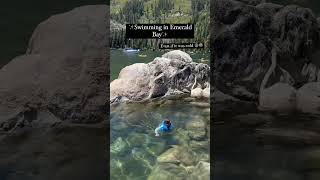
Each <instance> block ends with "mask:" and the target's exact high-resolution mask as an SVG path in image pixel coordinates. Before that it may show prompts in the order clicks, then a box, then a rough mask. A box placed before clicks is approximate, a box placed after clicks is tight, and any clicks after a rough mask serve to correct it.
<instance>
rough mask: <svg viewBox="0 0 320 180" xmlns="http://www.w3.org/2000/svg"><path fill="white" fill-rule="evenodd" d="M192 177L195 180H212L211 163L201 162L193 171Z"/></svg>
mask: <svg viewBox="0 0 320 180" xmlns="http://www.w3.org/2000/svg"><path fill="white" fill-rule="evenodd" d="M191 177H192V179H194V180H209V179H210V163H208V162H204V161H199V162H198V164H197V165H196V166H195V168H194V169H193V172H192V173H191Z"/></svg>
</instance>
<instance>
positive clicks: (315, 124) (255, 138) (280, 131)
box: [213, 103, 320, 180]
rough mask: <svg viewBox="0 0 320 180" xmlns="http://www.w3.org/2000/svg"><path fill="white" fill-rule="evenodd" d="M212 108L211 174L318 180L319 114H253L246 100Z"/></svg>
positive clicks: (241, 179)
mask: <svg viewBox="0 0 320 180" xmlns="http://www.w3.org/2000/svg"><path fill="white" fill-rule="evenodd" d="M235 106H236V107H237V108H236V107H235ZM214 107H215V109H216V107H217V109H219V111H214V112H213V113H214V117H215V118H214V119H215V120H214V121H215V122H216V124H214V126H213V127H214V129H213V131H214V162H215V163H214V164H215V168H214V178H216V179H220V180H233V179H237V180H257V179H263V180H264V179H266V180H267V179H268V180H287V179H290V180H292V179H293V180H305V179H306V180H309V179H310V180H316V179H319V178H320V117H317V116H311V115H308V114H302V113H298V112H295V113H292V114H275V113H265V112H259V111H258V110H257V109H255V108H254V106H253V105H252V104H251V105H250V104H249V103H245V104H244V105H240V104H233V105H231V104H227V103H226V104H215V105H214ZM239 107H242V108H243V109H242V112H241V111H239V112H237V111H232V110H234V109H239ZM240 109H241V108H240ZM249 121H250V122H249Z"/></svg>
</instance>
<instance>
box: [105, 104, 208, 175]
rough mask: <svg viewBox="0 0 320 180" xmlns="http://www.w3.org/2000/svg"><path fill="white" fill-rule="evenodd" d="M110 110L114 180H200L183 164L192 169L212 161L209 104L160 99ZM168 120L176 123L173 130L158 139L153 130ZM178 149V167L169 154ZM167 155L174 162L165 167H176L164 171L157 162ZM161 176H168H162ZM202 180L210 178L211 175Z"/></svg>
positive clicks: (111, 156) (111, 166)
mask: <svg viewBox="0 0 320 180" xmlns="http://www.w3.org/2000/svg"><path fill="white" fill-rule="evenodd" d="M110 111H111V120H110V127H111V136H110V138H111V139H110V152H111V153H110V173H111V174H110V176H111V177H110V178H111V179H117V180H126V179H128V180H129V179H130V180H135V179H136V180H144V179H147V178H148V177H149V179H151V180H156V179H157V180H162V179H166V178H168V177H170V173H171V176H172V178H173V176H177V177H176V179H179V177H180V178H183V179H190V178H191V179H197V178H198V177H196V176H192V175H190V173H189V174H188V173H187V172H186V170H185V169H184V168H185V167H184V166H183V165H184V164H185V163H186V164H187V165H185V166H188V167H189V168H191V169H192V168H194V167H195V166H196V165H197V163H198V162H199V161H203V162H207V163H208V162H209V159H210V157H209V156H210V153H209V144H210V139H209V136H210V135H209V134H210V104H209V103H206V102H202V101H196V100H195V99H191V98H182V99H173V100H170V99H158V100H154V101H151V102H141V103H129V104H121V105H119V106H116V107H112V108H111V110H110ZM166 117H168V118H169V119H170V120H171V121H172V123H173V124H174V130H173V131H172V132H170V133H168V134H162V135H161V136H160V137H156V136H155V133H154V129H155V128H156V127H157V126H158V125H159V124H160V123H161V122H162V120H164V118H166ZM177 148H182V149H181V150H179V153H181V154H184V155H183V156H182V157H179V158H178V160H179V161H181V162H182V163H181V165H179V166H178V165H176V164H175V163H174V161H175V159H174V157H175V156H172V157H171V156H170V155H168V154H170V151H171V150H173V151H174V149H177ZM168 152H169V153H168ZM166 153H167V157H168V158H167V159H169V160H168V161H170V162H171V163H164V164H165V166H168V167H169V166H170V167H171V166H173V167H172V168H170V169H169V170H166V169H165V168H164V169H162V168H163V165H162V166H161V164H163V163H162V162H158V161H157V158H159V157H160V156H162V157H166V155H165V154H166ZM173 154H174V153H173ZM170 157H171V158H173V159H171V160H170ZM164 159H166V158H164ZM176 160H177V159H176ZM182 167H184V168H182ZM162 174H164V175H165V176H166V174H168V176H167V177H159V176H162ZM178 176H179V177H178ZM203 179H209V174H207V176H206V177H204V178H203Z"/></svg>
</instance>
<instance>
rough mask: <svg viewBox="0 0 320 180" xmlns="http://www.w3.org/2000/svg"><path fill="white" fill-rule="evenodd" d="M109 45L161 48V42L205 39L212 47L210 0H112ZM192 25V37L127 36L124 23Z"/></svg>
mask: <svg viewBox="0 0 320 180" xmlns="http://www.w3.org/2000/svg"><path fill="white" fill-rule="evenodd" d="M110 15H111V21H110V32H111V36H110V47H111V48H125V47H132V48H139V49H159V44H160V43H173V42H174V43H192V42H202V43H204V44H205V48H206V49H207V48H208V47H209V46H208V44H209V0H200V1H198V0H191V1H190V0H182V1H181V0H180V1H178V0H173V1H171V0H145V1H142V0H132V1H126V0H122V1H116V0H112V1H111V12H110ZM138 23H140V24H181V23H184V24H193V25H194V28H195V38H193V39H125V24H138Z"/></svg>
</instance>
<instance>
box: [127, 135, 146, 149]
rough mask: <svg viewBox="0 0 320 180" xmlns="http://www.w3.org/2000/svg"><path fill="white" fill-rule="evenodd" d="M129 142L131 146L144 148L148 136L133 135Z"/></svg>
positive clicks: (128, 139)
mask: <svg viewBox="0 0 320 180" xmlns="http://www.w3.org/2000/svg"><path fill="white" fill-rule="evenodd" d="M127 141H128V143H129V146H143V145H144V144H145V143H146V136H145V135H144V134H141V133H133V134H131V135H130V136H129V137H128V138H127Z"/></svg>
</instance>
